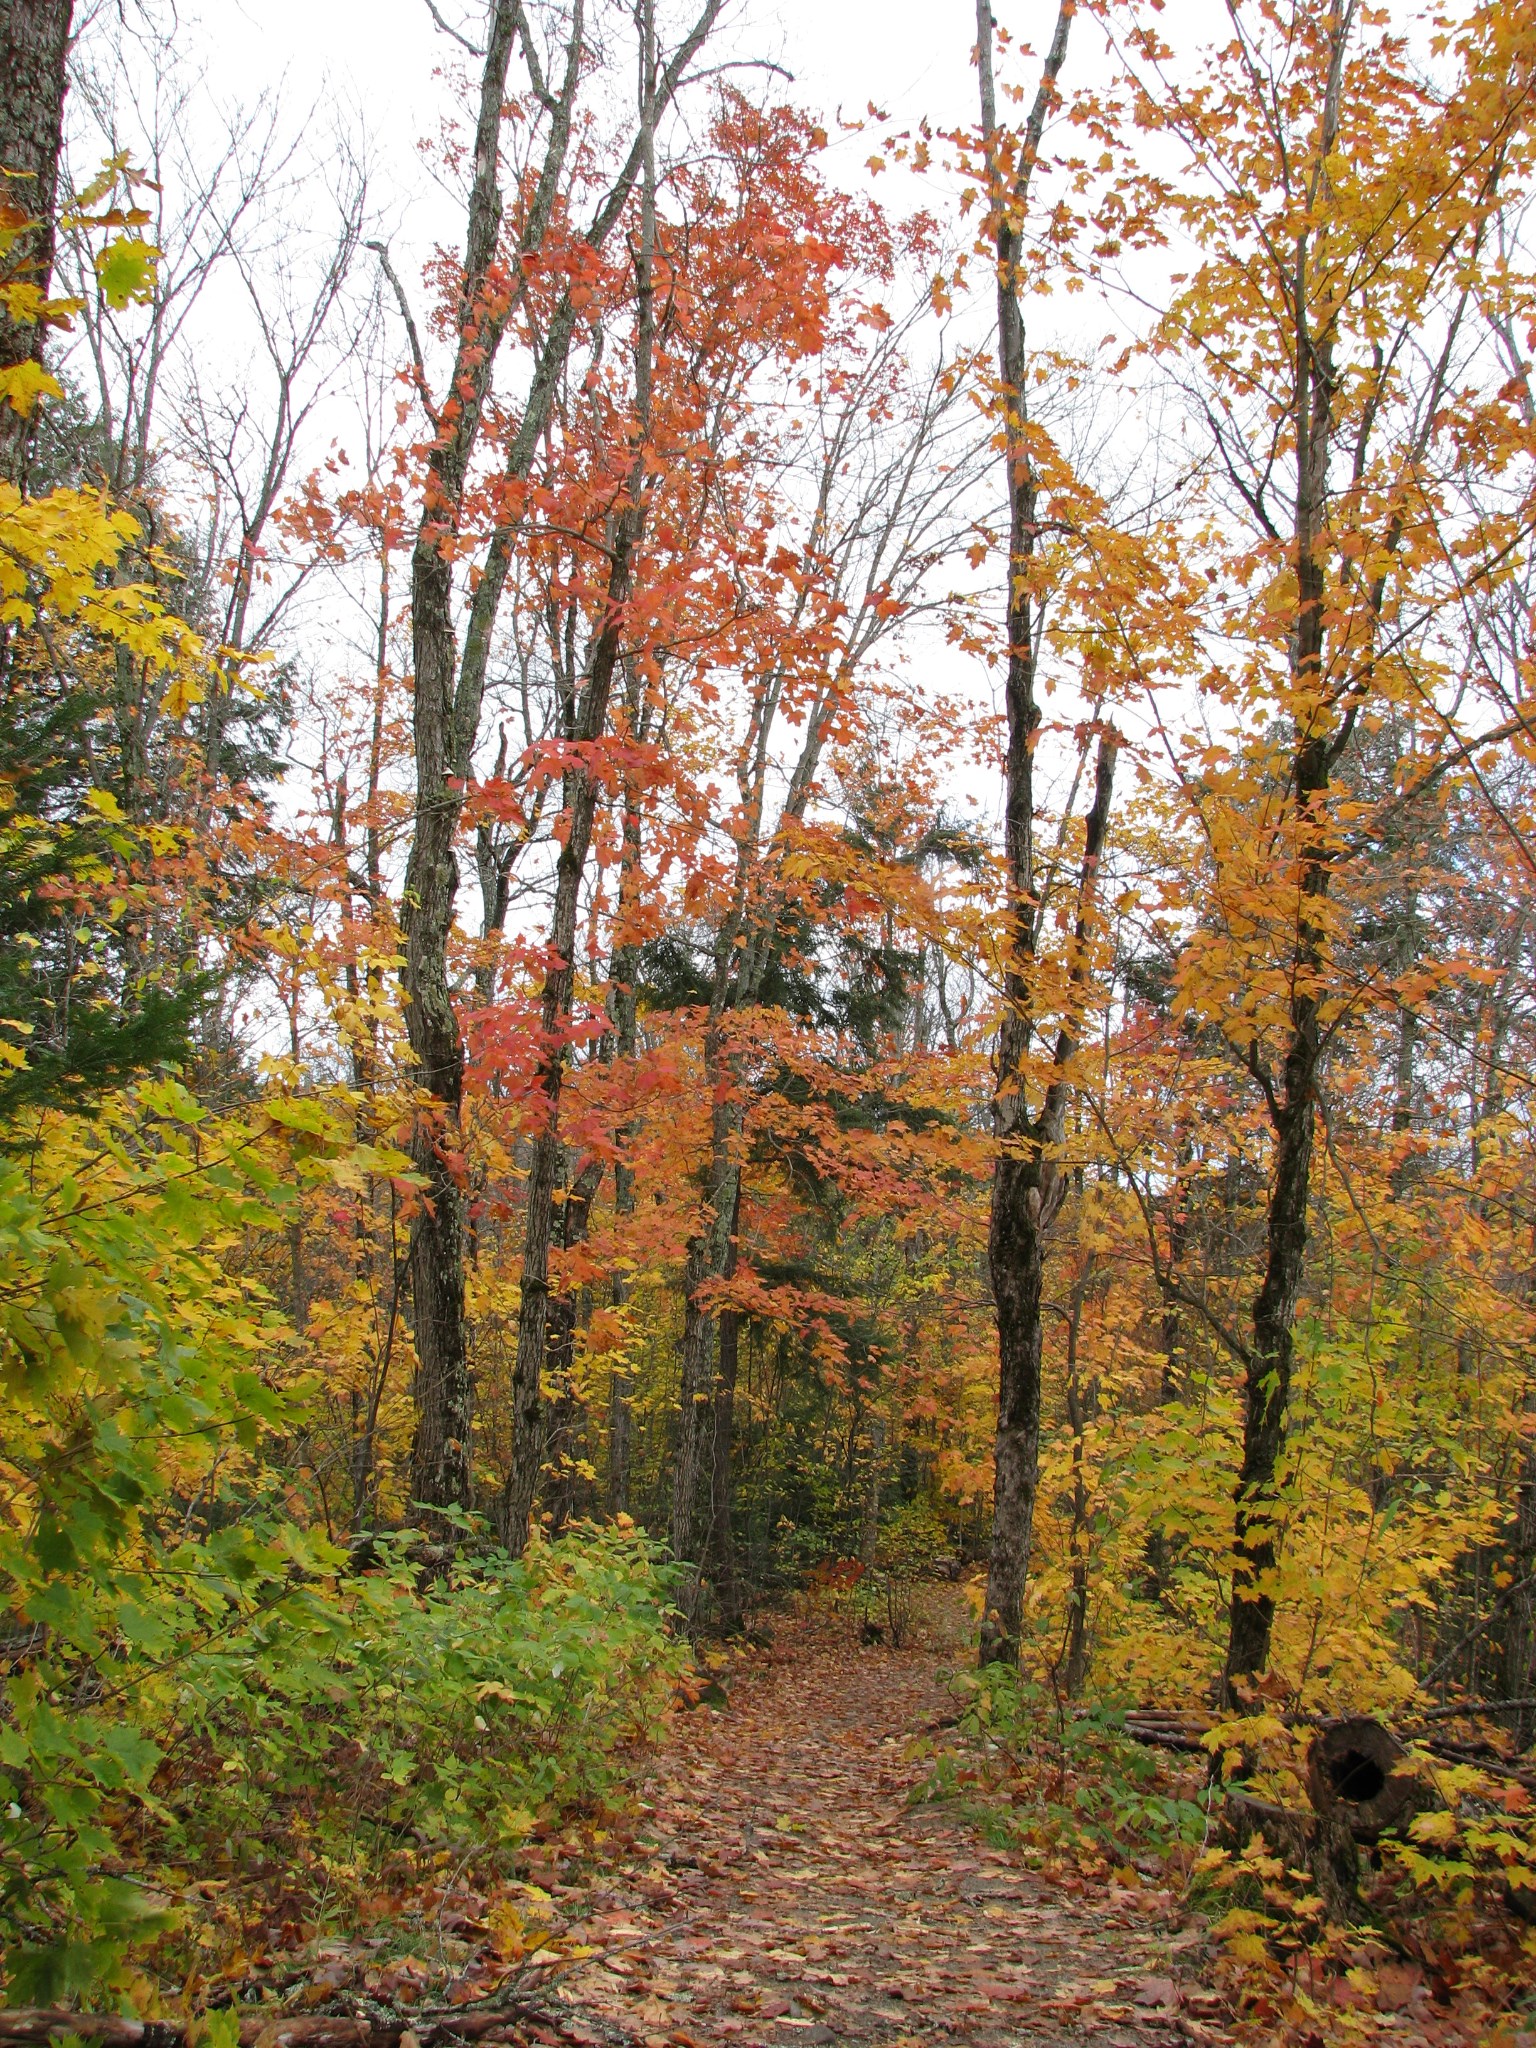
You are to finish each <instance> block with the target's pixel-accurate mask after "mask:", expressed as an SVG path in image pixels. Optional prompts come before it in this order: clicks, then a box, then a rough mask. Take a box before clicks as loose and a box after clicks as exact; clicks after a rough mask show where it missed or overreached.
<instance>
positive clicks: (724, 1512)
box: [709, 1308, 741, 1635]
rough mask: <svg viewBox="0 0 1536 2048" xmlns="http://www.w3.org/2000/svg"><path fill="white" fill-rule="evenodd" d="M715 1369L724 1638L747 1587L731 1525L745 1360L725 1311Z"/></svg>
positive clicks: (732, 1630) (713, 1487) (715, 1519)
mask: <svg viewBox="0 0 1536 2048" xmlns="http://www.w3.org/2000/svg"><path fill="white" fill-rule="evenodd" d="M717 1351H718V1356H717V1359H716V1364H715V1416H714V1423H715V1429H714V1442H713V1444H712V1445H711V1447H710V1472H709V1494H710V1544H709V1560H710V1573H711V1576H712V1578H713V1580H714V1587H715V1600H716V1602H717V1604H718V1606H719V1609H720V1627H721V1630H722V1632H723V1633H724V1634H726V1635H735V1634H736V1633H737V1631H738V1630H739V1629H740V1627H741V1587H740V1585H739V1583H738V1581H737V1577H736V1536H735V1531H734V1530H733V1528H732V1526H731V1512H732V1508H733V1506H734V1501H733V1498H732V1487H731V1436H732V1430H733V1426H734V1423H735V1408H736V1376H737V1371H738V1369H739V1365H740V1358H741V1318H740V1316H739V1315H738V1314H737V1313H736V1311H735V1309H733V1308H728V1309H722V1310H721V1313H720V1319H719V1342H718V1346H717Z"/></svg>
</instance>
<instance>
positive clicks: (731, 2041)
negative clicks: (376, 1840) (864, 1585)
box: [557, 1623, 1226, 2048]
mask: <svg viewBox="0 0 1536 2048" xmlns="http://www.w3.org/2000/svg"><path fill="white" fill-rule="evenodd" d="M948 1705H949V1701H948V1697H947V1695H946V1694H945V1692H944V1691H943V1689H942V1686H941V1684H940V1681H939V1677H938V1674H937V1672H936V1669H935V1662H934V1657H933V1655H932V1653H931V1652H926V1651H924V1650H922V1649H916V1648H914V1649H909V1650H903V1651H894V1650H888V1649H885V1648H881V1647H873V1648H863V1647H856V1646H854V1645H853V1644H851V1643H850V1642H849V1641H848V1638H847V1632H846V1630H838V1631H834V1630H832V1629H830V1628H828V1627H827V1626H826V1625H825V1624H822V1625H815V1624H806V1623H800V1624H793V1625H789V1626H786V1627H783V1628H781V1631H780V1634H779V1638H778V1641H777V1644H776V1645H775V1647H774V1648H773V1649H772V1650H771V1651H769V1652H766V1653H764V1652H757V1653H750V1652H746V1653H741V1654H739V1655H738V1656H737V1657H736V1659H735V1660H734V1661H733V1666H732V1670H731V1674H730V1676H729V1678H728V1680H727V1690H726V1698H725V1702H724V1704H723V1705H720V1706H719V1707H718V1708H708V1707H700V1708H698V1709H696V1710H695V1711H693V1712H691V1713H688V1714H684V1715H679V1716H678V1717H677V1720H676V1722H675V1724H674V1726H673V1728H672V1730H671V1732H670V1734H669V1737H668V1739H667V1741H666V1743H665V1745H664V1747H663V1749H662V1751H661V1753H660V1756H659V1758H658V1761H657V1763H656V1766H655V1770H654V1773H653V1776H652V1780H651V1782H650V1784H649V1786H648V1788H647V1798H648V1806H649V1812H648V1815H647V1821H648V1824H647V1826H646V1827H645V1828H644V1829H643V1830H642V1839H641V1840H640V1841H639V1842H638V1843H637V1844H636V1848H635V1851H634V1853H633V1854H631V1855H630V1856H629V1857H627V1858H626V1860H625V1861H624V1862H623V1863H622V1864H620V1865H619V1866H618V1867H616V1868H615V1869H613V1870H612V1871H610V1872H608V1873H606V1874H604V1875H603V1876H601V1877H599V1878H596V1879H594V1880H593V1881H592V1882H591V1883H590V1884H589V1885H588V1887H587V1888H586V1890H585V1894H584V1896H583V1897H581V1898H579V1899H578V1898H577V1897H573V1896H569V1895H568V1896H566V1897H565V1898H563V1899H562V1901H561V1903H562V1906H563V1908H564V1910H565V1911H566V1912H568V1913H577V1914H580V1915H582V1916H583V1917H582V1918H581V1920H580V1922H579V1924H578V1925H577V1926H576V1927H575V1928H573V1929H572V1932H573V1933H574V1934H576V1935H578V1936H579V1938H580V1940H581V1941H582V1942H584V1943H588V1944H590V1945H591V1947H592V1949H593V1951H594V1953H593V1954H592V1955H591V1956H590V1957H589V1958H587V1959H584V1960H583V1961H581V1962H580V1963H579V1964H577V1965H576V1967H574V1968H573V1969H571V1970H570V1971H569V1972H568V1973H563V1981H562V1983H561V1984H560V1986H559V1989H558V1993H557V1996H558V1997H559V1998H560V1999H561V2000H564V2001H568V2002H569V2003H570V2004H571V2005H572V2006H574V2007H576V2008H577V2009H579V2010H581V2011H584V2012H586V2013H588V2014H591V2015H592V2016H594V2017H595V2018H600V2019H601V2020H603V2021H606V2022H607V2023H608V2024H609V2025H610V2026H614V2027H616V2028H621V2029H622V2030H623V2031H625V2032H626V2033H628V2034H630V2035H631V2036H632V2037H633V2038H635V2039H636V2040H638V2041H639V2042H641V2043H643V2044H644V2048H716V2044H718V2048H766V2044H770V2043H777V2044H782V2048H820V2044H831V2043H858V2044H864V2043H869V2044H879V2048H918V2044H926V2043H929V2042H940V2041H953V2042H963V2043H966V2044H969V2048H1014V2044H1035V2043H1038V2044H1041V2048H1050V2044H1067V2043H1090V2042H1091V2043H1093V2044H1095V2048H1133V2044H1134V2048H1153V2044H1156V2043H1159V2042H1174V2041H1180V2040H1185V2041H1191V2040H1192V2041H1218V2040H1222V2039H1225V2038H1226V2036H1225V2034H1224V2033H1223V2032H1222V2030H1221V2028H1220V2025H1219V2023H1218V2021H1217V2020H1216V2019H1215V2017H1214V2016H1213V2014H1212V2013H1211V2010H1210V2006H1211V2001H1210V2000H1209V1999H1208V1998H1206V1997H1204V1996H1202V1994H1200V1992H1199V1991H1198V1988H1197V1987H1186V1986H1185V1985H1183V1984H1182V1983H1181V1981H1180V1978H1179V1975H1178V1972H1177V1970H1176V1968H1175V1966H1174V1960H1173V1959H1174V1956H1175V1954H1176V1953H1177V1951H1178V1949H1179V1947H1180V1946H1181V1944H1179V1943H1177V1942H1176V1941H1174V1940H1172V1939H1171V1936H1172V1932H1173V1929H1172V1924H1171V1921H1170V1917H1169V1914H1168V1911H1167V1908H1168V1904H1169V1902H1168V1900H1167V1897H1166V1894H1165V1895H1162V1896H1161V1898H1159V1897H1157V1896H1154V1895H1143V1894H1138V1893H1136V1892H1133V1891H1129V1890H1120V1889H1115V1890H1112V1891H1110V1892H1107V1893H1106V1892H1103V1891H1099V1892H1090V1891H1088V1890H1087V1889H1086V1888H1084V1890H1083V1891H1082V1892H1080V1893H1079V1894H1077V1895H1072V1894H1070V1893H1068V1892H1066V1891H1064V1890H1063V1889H1062V1888H1061V1887H1059V1886H1057V1885H1054V1884H1052V1882H1051V1881H1050V1880H1048V1879H1046V1878H1044V1877H1042V1876H1041V1875H1039V1874H1037V1873H1035V1872H1032V1871H1030V1870H1029V1869H1027V1868H1026V1867H1025V1866H1024V1864H1023V1863H1022V1862H1021V1861H1020V1860H1019V1859H1018V1858H1017V1857H1015V1856H1013V1855H1010V1854H1008V1853H1006V1852H1004V1851H1001V1850H995V1849H992V1848H989V1847H987V1846H986V1845H985V1844H984V1843H983V1842H982V1841H981V1840H980V1839H979V1838H978V1836H977V1834H976V1832H975V1831H974V1829H973V1828H972V1827H970V1826H969V1825H968V1824H967V1822H966V1821H965V1819H964V1818H963V1817H962V1816H961V1815H959V1814H958V1813H956V1812H954V1811H952V1810H950V1809H948V1808H946V1807H944V1806H942V1805H936V1804H920V1805H914V1804H912V1803H911V1802H912V1795H913V1793H914V1792H915V1791H916V1790H917V1789H918V1788H919V1787H920V1786H921V1784H922V1783H923V1780H924V1778H925V1776H926V1773H927V1765H926V1761H925V1757H924V1755H923V1753H922V1751H923V1745H922V1744H921V1742H920V1741H919V1740H918V1739H917V1738H919V1736H920V1734H921V1732H922V1730H923V1729H924V1727H925V1725H926V1726H928V1727H929V1728H931V1727H932V1725H933V1723H934V1720H935V1717H936V1716H937V1715H938V1714H939V1713H941V1712H942V1711H943V1710H944V1709H945V1708H946V1707H947V1706H948Z"/></svg>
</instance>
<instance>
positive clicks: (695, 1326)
mask: <svg viewBox="0 0 1536 2048" xmlns="http://www.w3.org/2000/svg"><path fill="white" fill-rule="evenodd" d="M722 1060H723V1055H722V1048H721V1045H720V1033H719V1029H718V1026H717V1025H716V1024H715V1023H711V1024H710V1026H709V1027H708V1029H707V1030H706V1032H705V1038H704V1072H705V1078H706V1083H707V1085H708V1088H709V1092H710V1101H711V1105H712V1107H711V1112H710V1168H709V1194H708V1199H707V1208H708V1212H709V1213H708V1216H707V1218H706V1220H705V1221H704V1222H703V1225H702V1227H701V1228H700V1229H698V1230H696V1231H695V1232H694V1234H693V1236H692V1237H691V1238H690V1239H689V1240H688V1255H687V1261H686V1264H685V1266H684V1268H683V1298H684V1305H683V1342H682V1349H681V1354H680V1361H679V1372H678V1396H677V1400H678V1407H677V1458H676V1463H675V1465H674V1467H673V1472H672V1555H673V1556H674V1557H675V1558H677V1559H678V1560H679V1561H680V1562H684V1561H687V1562H691V1561H692V1560H693V1543H694V1522H695V1519H696V1510H697V1504H698V1495H699V1478H700V1472H701V1468H702V1464H703V1452H704V1422H705V1417H706V1414H707V1413H708V1410H709V1402H710V1387H711V1374H710V1352H711V1349H712V1348H713V1347H712V1340H713V1337H714V1334H715V1333H714V1318H713V1317H712V1316H711V1314H710V1313H709V1311H708V1310H707V1309H706V1308H705V1307H704V1305H703V1303H702V1302H701V1300H700V1298H699V1292H700V1289H701V1288H702V1287H703V1286H704V1285H705V1283H706V1282H707V1281H710V1280H713V1279H716V1278H719V1277H721V1276H723V1275H724V1273H725V1272H726V1270H727V1266H728V1264H729V1261H730V1256H731V1240H732V1236H733V1221H734V1218H735V1216H736V1212H737V1206H738V1204H739V1202H740V1200H741V1169H740V1167H739V1166H738V1165H737V1164H736V1162H735V1161H734V1160H733V1159H732V1158H731V1152H730V1143H731V1137H732V1135H733V1122H734V1119H733V1113H732V1108H731V1105H730V1103H729V1102H728V1101H727V1100H726V1097H725V1078H726V1077H725V1075H724V1073H723V1071H722ZM695 1591H696V1584H695ZM692 1598H693V1594H692V1593H686V1592H685V1595H684V1600H683V1605H684V1609H685V1611H686V1612H689V1613H691V1612H692Z"/></svg>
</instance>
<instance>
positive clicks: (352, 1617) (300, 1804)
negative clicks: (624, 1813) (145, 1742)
mask: <svg viewBox="0 0 1536 2048" xmlns="http://www.w3.org/2000/svg"><path fill="white" fill-rule="evenodd" d="M673 1576H674V1574H673V1572H672V1569H671V1567H669V1566H666V1565H664V1564H663V1563H662V1562H661V1559H660V1555H659V1553H658V1551H657V1550H656V1549H655V1547H654V1546H653V1545H652V1544H651V1543H650V1542H649V1540H648V1539H647V1538H645V1537H644V1536H642V1535H641V1534H640V1533H639V1532H638V1531H633V1530H614V1529H580V1530H577V1531H574V1532H573V1533H572V1534H570V1535H568V1536H567V1537H565V1538H564V1539H563V1540H562V1541H561V1542H559V1543H557V1544H554V1545H537V1546H535V1547H534V1548H533V1549H532V1550H531V1551H530V1552H529V1553H528V1555H527V1556H525V1557H524V1558H521V1559H517V1560H514V1559H512V1558H510V1557H507V1556H505V1555H504V1554H502V1553H492V1554H490V1555H486V1556H481V1557H475V1558H471V1559H469V1560H467V1561H465V1562H464V1563H462V1564H460V1565H458V1566H457V1567H456V1568H455V1569H454V1570H453V1571H452V1573H451V1574H450V1575H449V1576H448V1577H447V1578H446V1579H443V1580H439V1581H436V1582H432V1583H429V1584H428V1585H427V1586H426V1587H425V1589H424V1590H418V1587H417V1584H416V1579H417V1574H416V1570H415V1568H414V1567H413V1565H412V1563H411V1561H410V1552H409V1547H408V1545H407V1544H405V1543H403V1542H401V1543H396V1544H394V1545H392V1546H389V1545H386V1546H385V1550H384V1563H383V1566H382V1568H381V1569H380V1570H378V1571H376V1572H370V1573H369V1574H367V1575H366V1576H364V1577H361V1578H356V1579H351V1580H346V1581H343V1582H341V1583H340V1585H339V1586H338V1588H337V1590H336V1592H335V1595H334V1598H333V1603H332V1604H331V1605H330V1607H329V1608H328V1609H324V1610H322V1609H319V1608H317V1609H316V1611H315V1613H314V1615H313V1617H312V1619H311V1622H310V1625H309V1626H308V1627H307V1628H306V1627H303V1626H300V1625H298V1624H297V1623H296V1621H295V1619H294V1617H293V1616H291V1615H285V1616H284V1617H283V1618H282V1620H281V1621H280V1622H278V1623H277V1624H275V1625H270V1626H269V1625H268V1624H267V1623H265V1622H261V1623H257V1624H255V1625H254V1626H252V1627H251V1628H250V1629H249V1630H248V1631H247V1632H246V1634H245V1636H244V1637H243V1639H242V1640H240V1641H239V1642H237V1643H235V1644H233V1645H231V1646H228V1647H225V1648H221V1649H220V1650H219V1651H218V1652H217V1653H216V1654H208V1655H205V1656H203V1657H201V1658H199V1659H197V1660H195V1661H194V1662H193V1664H192V1665H191V1666H190V1667H189V1668H188V1670H187V1673H186V1676H185V1679H184V1683H183V1686H182V1697H181V1702H180V1706H181V1711H182V1714H183V1716H184V1721H183V1727H184V1731H185V1733H184V1736H183V1757H184V1760H183V1762H182V1765H181V1769H180V1771H179V1773H178V1775H179V1778H180V1783H179V1784H178V1785H176V1786H175V1787H174V1788H168V1790H167V1794H166V1796H167V1799H168V1802H169V1803H171V1804H172V1805H173V1807H174V1810H175V1819H174V1821H173V1823H172V1826H171V1828H170V1830H169V1835H168V1847H169V1848H170V1849H172V1850H173V1851H174V1853H175V1854H176V1855H177V1856H178V1857H179V1858H192V1857H201V1858H205V1859H206V1858H207V1857H208V1856H210V1855H211V1856H215V1857H218V1858H220V1859H224V1860H227V1861H229V1862H231V1863H234V1864H237V1865H238V1864H239V1862H240V1861H241V1860H242V1858H243V1857H245V1856H246V1855H247V1854H248V1853H250V1851H251V1850H252V1847H253V1845H259V1848H260V1850H261V1852H263V1853H267V1852H270V1850H271V1848H272V1847H273V1846H274V1845H275V1844H279V1843H281V1842H283V1841H284V1839H285V1838H287V1837H290V1836H294V1835H301V1836H302V1837H303V1843H304V1845H305V1847H306V1848H307V1849H308V1850H310V1851H313V1850H314V1849H316V1848H318V1849H319V1850H321V1851H323V1852H329V1853H332V1854H335V1855H338V1856H345V1857H347V1858H349V1859H355V1858H357V1857H358V1856H362V1857H364V1858H365V1859H366V1857H367V1855H368V1853H369V1851H370V1848H371V1847H376V1846H378V1845H379V1844H381V1843H383V1844H387V1843H390V1842H393V1841H396V1840H401V1839H405V1840H410V1841H412V1842H414V1843H416V1844H419V1845H422V1846H432V1847H438V1848H447V1849H451V1850H452V1851H453V1852H454V1853H455V1856H456V1857H461V1856H466V1855H475V1854H477V1853H478V1854H481V1855H489V1856H496V1857H502V1858H505V1857H506V1856H507V1855H508V1854H509V1853H510V1852H511V1851H512V1850H514V1849H515V1848H516V1847H517V1845H518V1844H519V1843H520V1842H522V1841H523V1840H525V1839H526V1837H527V1836H528V1835H529V1834H530V1833H532V1831H533V1830H534V1828H535V1827H536V1826H538V1825H540V1824H541V1823H548V1822H550V1821H552V1820H554V1819H556V1818H558V1817H561V1816H563V1815H565V1814H568V1813H570V1812H572V1811H577V1810H582V1809H587V1808H590V1807H591V1806H592V1805H594V1803H596V1802H599V1801H601V1799H602V1798H603V1797H604V1795H605V1794H606V1793H608V1792H609V1791H610V1790H611V1789H612V1787H613V1784H614V1780H615V1777H616V1774H617V1772H618V1770H619V1764H618V1761H617V1752H618V1751H619V1750H620V1749H621V1748H622V1746H623V1745H624V1744H625V1743H627V1742H629V1741H630V1740H632V1739H633V1738H634V1737H636V1736H638V1735H639V1734H640V1733H641V1732H642V1731H643V1729H644V1727H645V1725H646V1723H647V1721H648V1720H649V1719H650V1718H652V1717H653V1715H654V1713H655V1712H656V1710H657V1708H658V1707H659V1705H660V1704H661V1702H662V1700H663V1699H664V1697H665V1695H666V1693H667V1692H668V1691H669V1690H670V1688H671V1685H672V1683H673V1682H674V1680H675V1677H676V1675H677V1673H678V1672H679V1671H680V1669H681V1668H682V1666H683V1665H684V1664H685V1663H686V1661H687V1652H686V1650H685V1648H684V1647H683V1646H682V1645H681V1644H680V1643H679V1642H677V1641H676V1640H674V1639H673V1638H672V1637H671V1636H670V1635H669V1633H668V1621H669V1617H670V1614H671V1607H670V1600H669V1594H670V1587H671V1583H672V1579H673ZM210 1765H213V1766H215V1768H212V1769H210V1768H209V1766H210Z"/></svg>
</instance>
